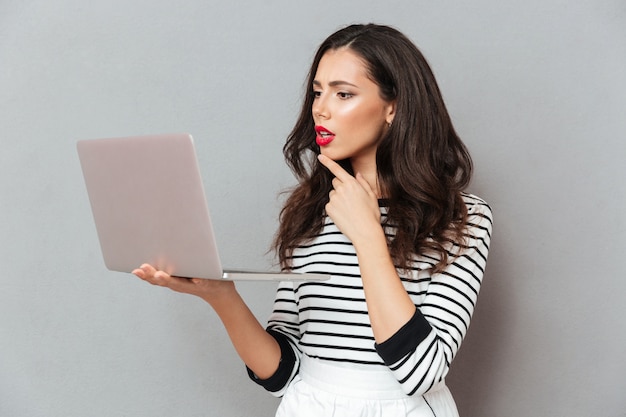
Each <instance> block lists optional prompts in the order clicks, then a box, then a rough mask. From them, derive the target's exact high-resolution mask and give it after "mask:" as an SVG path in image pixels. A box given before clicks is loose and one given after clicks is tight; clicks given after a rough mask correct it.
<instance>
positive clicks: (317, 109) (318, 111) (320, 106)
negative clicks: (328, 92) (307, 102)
mask: <svg viewBox="0 0 626 417" xmlns="http://www.w3.org/2000/svg"><path fill="white" fill-rule="evenodd" d="M312 110H313V117H316V118H320V119H327V118H328V106H327V103H326V100H325V98H324V97H323V96H320V97H317V98H316V99H315V101H313V108H312Z"/></svg>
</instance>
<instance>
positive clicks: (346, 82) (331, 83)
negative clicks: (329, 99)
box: [313, 80, 359, 88]
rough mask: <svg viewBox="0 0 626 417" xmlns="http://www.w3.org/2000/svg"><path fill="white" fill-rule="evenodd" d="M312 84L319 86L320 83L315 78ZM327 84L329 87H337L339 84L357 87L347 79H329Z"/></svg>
mask: <svg viewBox="0 0 626 417" xmlns="http://www.w3.org/2000/svg"><path fill="white" fill-rule="evenodd" d="M313 85H314V86H316V87H321V86H322V83H320V82H319V81H317V80H313ZM328 85H329V86H330V87H337V86H341V85H347V86H350V87H354V88H359V87H358V86H357V85H355V84H352V83H350V82H348V81H343V80H337V81H331V82H329V83H328Z"/></svg>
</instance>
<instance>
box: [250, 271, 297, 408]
mask: <svg viewBox="0 0 626 417" xmlns="http://www.w3.org/2000/svg"><path fill="white" fill-rule="evenodd" d="M267 332H268V333H269V334H270V335H272V336H273V337H274V338H275V339H276V341H277V342H278V344H279V346H280V351H281V359H280V363H279V365H278V370H277V371H276V372H275V373H274V375H272V376H271V377H269V378H268V379H260V378H258V377H257V376H256V375H254V373H253V372H252V371H251V370H250V369H249V368H248V375H249V376H250V379H252V380H253V381H254V382H256V383H257V384H259V385H261V386H262V387H263V388H265V389H266V390H267V391H268V392H270V393H271V394H272V395H274V396H276V397H281V396H282V395H283V394H284V393H285V390H286V389H287V386H288V385H289V383H290V382H291V381H292V380H293V378H294V377H295V376H296V375H297V374H298V371H299V368H300V357H301V355H302V353H301V352H300V350H299V349H298V341H299V340H300V327H299V319H298V305H297V303H296V299H295V290H294V287H293V283H292V282H288V281H287V282H281V283H280V284H279V286H278V289H277V290H276V298H275V300H274V310H273V312H272V315H271V316H270V318H269V321H268V326H267Z"/></svg>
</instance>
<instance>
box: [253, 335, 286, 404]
mask: <svg viewBox="0 0 626 417" xmlns="http://www.w3.org/2000/svg"><path fill="white" fill-rule="evenodd" d="M267 332H268V333H269V334H270V335H272V337H274V339H276V341H277V342H278V345H279V346H280V362H279V363H278V369H277V370H276V372H274V375H272V376H270V377H269V378H267V379H260V378H259V377H258V376H256V375H255V374H254V372H252V371H251V370H250V368H248V367H247V366H246V369H247V370H248V376H249V377H250V379H252V380H253V381H254V382H256V383H257V384H259V385H261V386H262V387H263V388H265V389H266V390H268V391H270V392H278V391H280V390H281V389H282V388H283V387H284V386H285V385H287V383H288V382H289V379H290V378H291V374H292V373H293V367H294V366H295V363H296V355H295V353H294V351H293V349H292V347H291V345H290V344H289V341H288V340H287V337H286V336H285V335H284V334H282V333H279V332H277V331H275V330H271V329H268V330H267Z"/></svg>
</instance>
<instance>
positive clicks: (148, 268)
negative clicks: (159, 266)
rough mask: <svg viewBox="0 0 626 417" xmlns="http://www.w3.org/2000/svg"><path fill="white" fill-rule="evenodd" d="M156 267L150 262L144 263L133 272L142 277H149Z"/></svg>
mask: <svg viewBox="0 0 626 417" xmlns="http://www.w3.org/2000/svg"><path fill="white" fill-rule="evenodd" d="M155 272H156V269H155V268H154V267H153V266H152V265H150V264H143V265H141V266H140V267H139V268H137V269H134V270H133V271H132V273H133V274H134V275H136V276H137V277H139V278H141V279H144V280H145V279H148V278H150V277H151V276H153V275H154V273H155Z"/></svg>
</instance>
